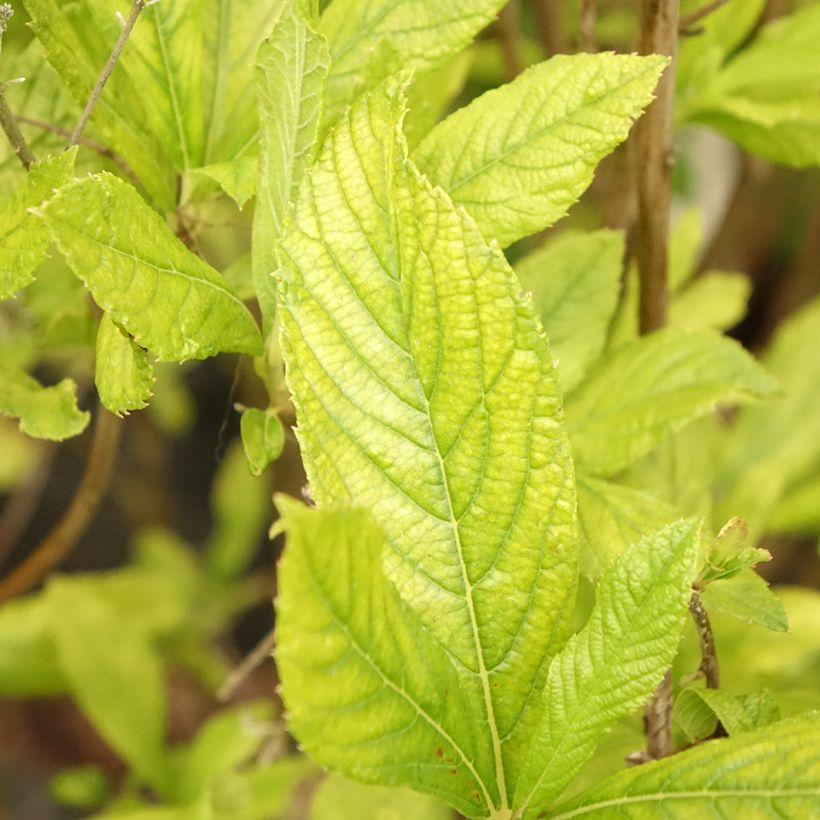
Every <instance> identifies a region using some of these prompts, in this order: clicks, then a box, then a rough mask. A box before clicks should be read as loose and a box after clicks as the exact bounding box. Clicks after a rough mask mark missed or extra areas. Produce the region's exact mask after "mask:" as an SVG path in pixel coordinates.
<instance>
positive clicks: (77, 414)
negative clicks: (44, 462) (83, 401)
mask: <svg viewBox="0 0 820 820" xmlns="http://www.w3.org/2000/svg"><path fill="white" fill-rule="evenodd" d="M0 413H2V414H3V415H5V416H14V417H16V418H19V419H20V430H22V432H24V433H26V434H27V435H29V436H32V437H33V438H45V439H50V440H52V441H62V440H63V439H66V438H71V436H76V435H79V434H80V433H82V431H83V430H85V428H86V426H87V425H88V422H89V419H90V418H91V416H90V414H89V413H88V412H87V411H85V410H79V409H78V408H77V385H76V384H74V382H73V381H72V380H71V379H63V380H62V381H61V382H60V383H59V384H55V385H53V386H52V387H43V386H42V385H41V384H40V383H39V382H38V381H37V380H36V379H33V378H32V377H31V376H29V375H28V374H27V373H23V372H22V371H16V370H11V371H8V370H3V369H2V368H0Z"/></svg>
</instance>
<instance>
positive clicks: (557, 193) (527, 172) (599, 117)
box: [413, 54, 666, 246]
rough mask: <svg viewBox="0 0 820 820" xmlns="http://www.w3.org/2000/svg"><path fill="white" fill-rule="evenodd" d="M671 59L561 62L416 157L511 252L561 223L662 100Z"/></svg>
mask: <svg viewBox="0 0 820 820" xmlns="http://www.w3.org/2000/svg"><path fill="white" fill-rule="evenodd" d="M665 65H666V60H665V59H664V58H663V57H657V56H651V57H638V56H636V55H618V54H574V55H572V56H571V57H567V56H562V55H559V56H557V57H553V58H552V59H550V60H547V61H546V62H544V63H540V64H538V65H536V66H533V67H532V68H529V69H527V70H526V71H524V72H523V73H522V74H520V75H519V76H518V77H517V78H516V79H515V80H513V81H512V82H511V83H509V84H508V85H505V86H502V87H501V88H497V89H494V90H492V91H488V92H487V93H486V94H483V95H482V96H481V97H479V98H478V99H476V100H474V101H473V102H472V103H470V105H468V106H466V107H465V108H462V109H460V110H459V111H456V112H455V113H454V114H451V115H450V116H449V117H448V118H447V119H446V120H444V122H442V123H441V124H440V125H438V126H437V127H436V128H434V129H433V131H431V132H430V134H429V135H428V136H427V138H426V139H425V140H424V141H423V142H422V143H421V145H420V146H419V147H418V149H417V150H416V152H415V153H414V155H413V158H414V160H415V162H416V163H417V164H418V166H419V168H420V169H421V170H422V172H423V173H425V174H426V175H427V176H429V177H430V179H431V181H432V182H434V183H435V184H437V185H441V186H442V187H443V188H444V189H445V190H446V191H447V192H448V193H449V194H450V196H451V197H452V198H453V200H454V201H455V202H457V203H459V204H461V205H464V207H465V208H466V209H467V210H468V211H469V212H470V214H471V215H472V216H473V218H474V219H475V220H476V222H477V223H478V227H479V229H480V230H481V232H482V233H483V234H484V236H485V237H487V239H490V238H495V239H497V240H498V242H499V243H500V244H501V245H502V246H507V245H510V244H512V243H513V242H515V240H517V239H521V238H522V237H524V236H528V235H529V234H532V233H535V232H536V231H540V230H541V229H543V228H546V227H547V226H548V225H551V224H553V223H554V222H557V221H558V220H559V219H560V218H561V217H562V216H564V214H566V212H567V211H568V210H569V208H570V206H571V205H573V204H574V203H575V201H576V200H577V199H578V197H579V196H580V195H581V194H582V193H583V192H584V191H585V190H586V188H587V186H588V185H589V183H590V182H592V176H593V173H594V171H595V166H596V165H597V164H598V163H599V162H600V161H601V160H602V159H603V158H604V157H605V156H606V155H607V154H609V153H610V152H611V151H613V150H614V149H615V147H616V146H617V145H619V144H620V143H621V142H623V140H624V139H626V135H627V133H628V132H629V129H630V127H631V125H632V122H633V121H634V120H635V118H636V117H638V116H639V115H640V113H641V111H643V109H644V108H645V107H646V106H647V105H648V104H649V102H650V101H651V100H652V92H653V91H654V89H655V86H656V84H657V82H658V78H659V77H660V74H661V71H663V68H664V66H665Z"/></svg>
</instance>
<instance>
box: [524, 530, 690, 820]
mask: <svg viewBox="0 0 820 820" xmlns="http://www.w3.org/2000/svg"><path fill="white" fill-rule="evenodd" d="M697 556H698V526H697V524H696V523H695V522H693V521H691V520H690V521H681V522H678V523H676V524H672V525H670V526H669V527H666V528H665V529H663V530H661V531H660V532H658V533H656V534H655V535H652V536H649V537H647V538H644V539H643V540H642V541H640V542H639V543H638V544H637V545H635V546H634V547H632V548H631V549H629V550H627V551H626V552H625V553H624V554H623V555H622V556H621V558H619V559H618V561H617V562H616V563H615V564H613V565H612V567H611V568H610V569H609V570H607V572H606V573H605V574H604V576H603V578H602V579H601V583H600V584H599V586H598V589H597V595H596V603H595V607H594V608H593V610H592V614H591V615H590V617H589V621H588V622H587V624H586V626H585V627H584V628H583V629H582V630H581V631H580V632H579V633H578V634H577V635H575V636H574V637H573V638H571V639H570V641H569V643H568V644H567V645H566V647H565V648H564V649H563V650H562V651H561V652H560V653H559V654H558V655H556V657H555V658H553V660H552V663H551V664H550V669H549V675H548V677H547V684H546V687H545V689H544V693H543V698H544V717H543V720H542V722H541V725H540V726H539V727H538V729H537V731H536V733H535V736H534V739H533V744H532V747H531V749H530V752H529V756H528V759H527V764H526V767H525V769H524V772H523V774H522V776H521V779H520V780H519V783H518V788H517V790H516V795H515V801H514V805H516V806H518V807H519V808H520V809H523V810H524V811H523V812H522V814H523V816H524V817H535V816H536V815H537V814H538V813H539V812H540V811H543V810H544V809H545V808H547V807H548V806H549V805H550V803H551V802H552V801H553V800H554V799H555V798H556V797H557V796H558V795H559V794H561V792H562V791H563V790H564V788H565V787H566V786H567V785H568V784H569V783H570V781H571V780H572V779H573V778H574V777H575V775H576V774H578V772H579V771H580V770H581V768H582V767H583V765H584V764H585V763H586V762H587V760H589V758H590V757H591V756H592V754H593V753H594V751H595V747H596V745H597V743H598V740H599V738H600V737H601V735H602V734H603V733H604V732H605V731H606V730H607V729H608V728H609V727H610V726H612V724H613V723H614V722H615V721H616V720H617V719H618V718H620V717H622V716H624V715H628V714H629V713H630V712H632V711H634V710H635V709H637V708H638V707H639V706H640V705H641V704H642V703H643V702H644V701H645V700H646V699H647V698H648V697H649V696H650V695H651V694H652V691H653V689H654V688H655V686H657V684H658V683H659V682H660V680H661V678H662V677H663V674H664V671H665V670H666V669H667V668H668V667H669V665H670V664H671V663H672V660H673V658H674V656H675V651H676V650H677V647H678V643H679V642H680V637H681V632H682V628H683V621H684V617H685V615H686V610H687V606H688V603H689V598H690V596H691V585H692V581H693V580H694V577H695V572H696V561H697Z"/></svg>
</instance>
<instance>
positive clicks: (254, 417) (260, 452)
mask: <svg viewBox="0 0 820 820" xmlns="http://www.w3.org/2000/svg"><path fill="white" fill-rule="evenodd" d="M240 432H241V434H242V446H243V447H244V448H245V455H246V456H247V457H248V464H249V466H250V468H251V472H252V473H253V474H254V475H262V473H263V472H265V468H266V467H267V466H268V464H270V463H271V462H273V461H276V459H277V458H279V456H280V455H282V448H283V447H284V445H285V430H284V428H283V427H282V422H281V421H279V417H278V416H277V415H276V413H275V411H272V410H257V409H256V408H255V407H251V408H249V409H247V410H245V411H244V412H243V413H242V420H241V422H240Z"/></svg>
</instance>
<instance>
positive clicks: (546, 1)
mask: <svg viewBox="0 0 820 820" xmlns="http://www.w3.org/2000/svg"><path fill="white" fill-rule="evenodd" d="M562 3H563V0H534V3H533V12H534V13H535V25H536V28H537V29H538V37H539V38H540V40H541V45H542V46H543V47H544V52H545V54H546V55H547V56H548V57H552V56H553V54H566V53H568V52H569V44H568V43H567V37H566V33H565V31H564V12H563V9H562V8H561V6H562Z"/></svg>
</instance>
